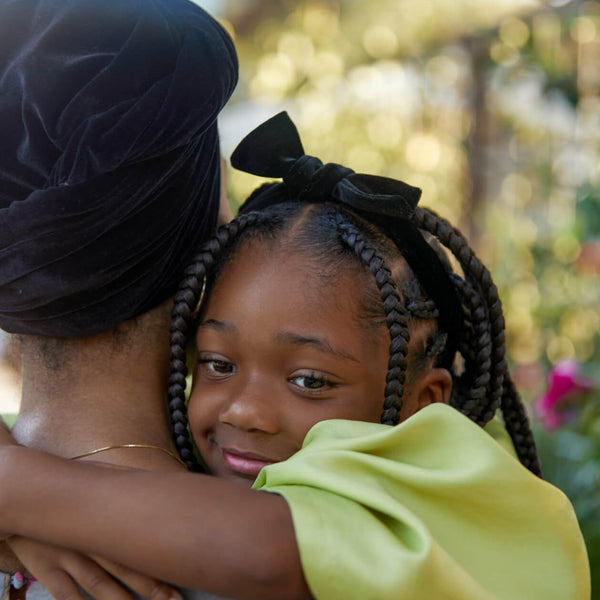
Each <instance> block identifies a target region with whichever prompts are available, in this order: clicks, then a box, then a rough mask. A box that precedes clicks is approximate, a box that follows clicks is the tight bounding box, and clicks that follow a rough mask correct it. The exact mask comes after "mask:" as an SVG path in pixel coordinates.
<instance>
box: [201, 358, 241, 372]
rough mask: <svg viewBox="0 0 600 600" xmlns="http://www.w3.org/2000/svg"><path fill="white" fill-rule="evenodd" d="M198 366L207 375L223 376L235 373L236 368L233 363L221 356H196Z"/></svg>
mask: <svg viewBox="0 0 600 600" xmlns="http://www.w3.org/2000/svg"><path fill="white" fill-rule="evenodd" d="M197 363H198V365H200V368H202V370H203V371H204V372H205V373H206V374H207V375H209V376H212V377H223V376H225V375H231V374H232V373H235V371H236V368H235V365H234V364H233V363H230V362H228V361H226V360H223V359H222V358H211V357H202V356H199V357H198V361H197Z"/></svg>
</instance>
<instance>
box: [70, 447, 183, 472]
mask: <svg viewBox="0 0 600 600" xmlns="http://www.w3.org/2000/svg"><path fill="white" fill-rule="evenodd" d="M117 448H147V449H149V450H160V451H161V452H164V453H165V454H166V455H167V456H170V457H171V458H174V459H175V460H176V461H177V462H178V463H179V464H181V465H183V466H184V467H186V468H187V466H186V464H185V463H184V462H183V461H182V460H181V458H179V456H177V455H176V454H173V452H171V451H170V450H167V449H166V448H161V446H152V445H151V444H116V445H115V446H104V447H103V448H96V450H90V451H89V452H84V453H83V454H78V455H77V456H72V457H71V458H70V459H69V460H77V459H79V458H84V457H86V456H93V455H94V454H99V453H100V452H106V451H107V450H116V449H117Z"/></svg>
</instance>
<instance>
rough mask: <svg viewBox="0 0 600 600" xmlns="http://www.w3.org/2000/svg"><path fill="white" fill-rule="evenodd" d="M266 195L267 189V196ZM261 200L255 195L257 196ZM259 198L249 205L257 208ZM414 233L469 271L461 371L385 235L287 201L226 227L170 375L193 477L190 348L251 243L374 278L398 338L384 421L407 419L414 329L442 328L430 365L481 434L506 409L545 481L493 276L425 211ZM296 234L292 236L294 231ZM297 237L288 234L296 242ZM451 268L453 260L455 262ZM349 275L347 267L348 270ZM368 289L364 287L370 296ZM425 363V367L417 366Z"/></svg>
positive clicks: (431, 346) (199, 271)
mask: <svg viewBox="0 0 600 600" xmlns="http://www.w3.org/2000/svg"><path fill="white" fill-rule="evenodd" d="M258 192H259V193H260V188H259V190H258ZM255 193H256V192H255ZM251 200H252V196H251V198H250V199H249V201H248V206H250V207H251V206H252V202H251ZM414 222H415V226H416V227H418V229H419V230H421V231H422V232H425V233H426V235H427V236H428V237H429V235H428V234H430V237H431V238H432V241H430V242H429V243H430V244H432V245H433V246H436V245H437V246H438V247H437V248H435V250H436V252H437V253H439V252H440V248H439V245H440V244H441V245H442V246H445V247H446V248H448V249H449V250H450V252H451V253H452V254H453V255H454V256H455V258H456V260H457V261H458V263H459V264H460V267H461V270H462V276H460V275H458V274H456V273H452V274H451V280H452V283H453V284H454V287H455V288H456V290H457V292H458V295H459V298H460V301H461V304H462V312H463V322H462V332H461V335H462V337H461V339H460V342H459V344H458V354H460V356H461V358H462V361H461V362H462V367H461V368H460V369H459V368H457V367H454V366H451V365H447V364H445V362H444V361H445V359H442V358H441V357H443V355H444V349H445V347H446V337H447V336H446V333H447V332H444V331H443V330H441V329H440V327H439V323H437V321H439V319H438V317H439V310H438V308H437V307H436V306H435V304H434V303H433V302H432V301H431V300H430V299H429V298H428V297H427V294H426V293H425V292H424V291H423V289H422V286H421V285H420V282H419V281H418V280H417V278H416V277H415V276H414V274H413V273H412V271H411V269H410V267H406V265H405V266H404V267H403V268H402V273H401V275H400V276H396V277H395V278H394V277H393V276H392V270H393V269H395V268H396V266H397V264H398V260H399V259H400V260H401V258H402V254H401V253H400V252H399V250H398V248H397V247H396V246H395V244H394V243H393V242H391V240H390V239H389V238H388V237H387V236H386V235H385V231H382V230H381V229H380V228H379V227H376V226H375V225H374V224H373V223H372V222H369V221H367V220H365V219H364V218H362V216H359V215H357V214H355V213H354V212H353V211H350V210H348V209H346V208H344V207H341V206H340V205H338V204H330V203H319V204H315V203H308V204H307V203H300V202H287V203H281V204H275V205H272V206H268V207H266V208H262V209H261V210H259V211H252V210H251V211H250V212H246V213H242V214H241V215H240V216H238V217H237V218H236V219H235V220H234V221H232V222H231V223H229V224H228V225H225V226H223V227H221V228H220V229H219V231H218V232H217V234H216V236H215V237H214V238H213V239H211V240H210V241H209V242H208V243H207V244H206V245H205V246H204V248H203V250H202V251H201V252H200V253H199V254H198V255H197V256H196V258H195V260H194V261H193V262H192V264H191V265H190V266H189V267H188V269H187V270H186V272H185V276H184V279H183V281H182V282H181V284H180V287H179V291H178V292H177V294H176V296H175V303H174V307H173V312H172V321H171V376H170V384H169V390H168V398H169V409H170V413H171V420H172V425H173V432H174V438H175V443H176V446H177V448H178V450H179V452H180V455H181V457H182V459H183V460H184V461H185V463H186V464H187V465H188V467H189V468H190V469H192V470H201V467H199V464H198V462H197V460H196V457H195V456H194V453H193V449H192V444H191V441H190V434H189V431H188V421H187V412H186V405H185V385H186V375H187V366H186V345H187V342H188V341H189V338H190V337H191V336H193V334H194V325H195V315H194V309H195V307H196V305H197V304H198V301H199V298H200V296H201V293H202V288H203V284H204V283H205V282H206V281H208V289H210V286H211V285H212V284H213V283H214V281H215V279H216V278H217V277H218V274H219V273H220V272H221V271H222V269H223V268H224V267H225V266H226V264H227V262H228V261H230V260H232V259H233V257H234V255H235V252H236V251H237V249H239V248H240V247H241V245H242V243H243V242H244V241H246V240H249V239H256V240H258V241H268V240H272V241H276V240H281V239H285V245H284V246H282V248H283V247H284V248H285V249H286V250H287V251H289V252H298V251H300V252H304V253H307V254H308V255H309V256H311V257H312V256H315V255H317V256H318V258H319V265H320V266H323V268H324V269H326V270H327V269H329V268H331V269H333V271H332V272H335V270H336V269H337V267H338V266H339V264H340V261H345V263H344V264H345V265H347V264H348V261H349V260H350V261H352V262H353V263H354V264H355V265H356V266H357V268H359V269H360V270H361V272H362V273H364V274H365V276H367V274H369V273H370V274H371V276H372V278H373V280H374V281H375V284H376V287H377V290H378V292H379V293H378V296H375V295H374V294H373V295H372V296H375V299H374V300H373V299H369V298H368V294H365V300H364V301H363V304H364V306H363V307H362V313H364V314H368V315H377V314H379V315H381V317H382V319H381V321H380V322H385V324H386V326H387V328H388V331H389V334H390V352H389V361H388V372H387V375H386V386H385V392H384V399H383V408H382V415H381V422H382V423H384V424H388V425H395V424H397V423H398V421H399V418H400V410H401V407H402V395H403V391H404V388H405V383H406V373H407V359H408V343H409V324H410V322H411V321H419V320H432V319H433V320H434V323H436V326H435V327H433V328H432V331H431V333H430V335H429V337H428V339H427V341H426V344H424V348H423V353H422V354H423V356H421V362H422V363H424V362H425V361H426V360H427V359H429V358H432V359H433V360H434V361H436V359H437V361H438V362H437V363H436V364H442V365H443V366H446V367H447V368H448V369H449V371H450V373H451V375H452V379H453V386H452V396H451V400H450V404H451V405H452V406H453V407H454V408H456V409H457V410H459V411H460V412H461V413H463V414H464V415H466V416H467V417H468V418H470V419H471V420H473V421H474V422H475V423H477V424H478V425H480V426H483V425H485V424H486V423H487V422H488V421H490V420H491V419H492V417H493V416H494V415H495V414H496V411H497V410H498V409H499V408H500V409H501V410H502V414H503V417H504V421H505V425H506V429H507V431H508V433H509V435H510V437H511V439H512V441H513V443H514V446H515V449H516V452H517V455H518V457H519V459H520V460H521V462H522V463H523V465H525V466H526V467H527V468H528V469H529V470H531V471H532V472H533V473H535V474H537V475H541V471H540V466H539V460H538V457H537V451H536V448H535V442H534V440H533V436H532V433H531V429H530V426H529V422H528V418H527V414H526V412H525V409H524V406H523V404H522V402H521V400H520V398H519V396H518V394H517V392H516V390H515V387H514V385H513V384H512V382H511V380H510V375H509V372H508V367H507V363H506V359H505V345H504V317H503V313H502V305H501V302H500V299H499V297H498V291H497V288H496V286H495V285H494V283H493V281H492V278H491V275H490V273H489V271H488V270H487V269H486V268H485V266H484V265H483V264H482V263H481V261H480V260H479V259H478V258H477V257H476V256H475V253H474V252H473V250H472V249H471V248H470V246H469V245H468V243H467V241H466V240H465V238H464V237H463V236H462V234H461V233H460V232H459V231H458V230H457V229H455V228H454V227H452V226H451V225H450V224H449V223H448V222H447V221H445V220H444V219H442V218H441V217H439V216H438V215H436V214H435V213H433V212H432V211H430V210H428V209H424V208H418V209H417V211H416V215H415V217H414ZM290 232H291V233H290ZM288 233H289V235H287V234H288ZM446 266H447V268H448V269H449V262H448V261H446ZM346 268H347V267H346ZM367 287H368V286H365V289H366V288H367ZM416 364H419V363H418V361H417V363H416Z"/></svg>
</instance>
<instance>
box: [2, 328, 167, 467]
mask: <svg viewBox="0 0 600 600" xmlns="http://www.w3.org/2000/svg"><path fill="white" fill-rule="evenodd" d="M139 337H140V339H139V340H137V339H135V338H134V339H133V341H132V342H131V343H128V344H126V345H123V346H122V347H118V349H117V350H115V347H114V344H113V345H112V346H111V340H110V339H108V338H107V337H106V336H100V337H99V338H90V339H89V340H86V341H85V342H82V343H81V345H80V347H78V348H76V352H72V355H73V356H76V357H77V359H76V360H73V359H72V358H71V355H69V353H67V354H66V358H65V356H63V357H62V359H63V360H58V361H55V363H54V364H49V362H52V361H48V359H47V357H45V356H44V354H43V353H40V352H35V351H34V352H31V351H27V350H24V351H23V357H22V373H23V392H22V399H21V411H20V413H19V416H18V418H17V420H16V422H15V425H14V428H13V434H14V436H15V438H16V439H17V441H18V442H19V443H21V444H24V445H27V446H30V447H34V448H37V449H40V450H44V451H47V452H52V453H54V454H58V455H60V456H64V457H66V458H71V457H73V456H77V455H79V454H83V453H86V452H89V451H91V450H95V449H97V448H103V447H106V446H115V445H123V444H145V445H149V446H156V447H159V448H163V449H165V450H168V451H171V452H174V451H175V449H174V446H173V443H172V441H171V436H170V433H169V428H168V419H167V414H166V408H165V402H164V390H165V389H166V383H167V364H168V363H167V356H168V346H167V345H166V344H164V343H162V342H161V343H149V340H148V339H147V338H145V337H143V336H139ZM68 343H69V342H68ZM74 344H75V346H77V345H78V342H77V341H75V342H74ZM71 350H73V348H70V349H69V351H71ZM89 459H90V460H92V459H93V460H96V461H99V462H107V463H111V464H118V465H122V466H131V467H138V468H162V467H164V468H169V467H174V468H177V467H178V463H177V462H176V461H175V460H174V459H173V458H172V457H170V456H169V455H168V454H166V453H164V452H161V451H155V450H152V449H151V448H146V449H141V448H135V449H131V448H129V449H124V448H116V449H113V450H110V451H106V452H102V453H100V454H97V455H94V456H91V457H90V458H89Z"/></svg>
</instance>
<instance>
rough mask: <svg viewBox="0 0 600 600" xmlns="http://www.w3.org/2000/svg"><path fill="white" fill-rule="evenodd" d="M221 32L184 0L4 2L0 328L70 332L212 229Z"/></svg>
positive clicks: (0, 8) (165, 287) (108, 320)
mask: <svg viewBox="0 0 600 600" xmlns="http://www.w3.org/2000/svg"><path fill="white" fill-rule="evenodd" d="M236 81H237V56H236V53H235V49H234V47H233V43H232V41H231V38H230V37H229V35H228V34H227V33H226V31H225V30H224V29H223V27H221V26H220V25H219V23H218V22H217V21H216V20H215V19H213V18H212V17H211V16H210V15H209V14H208V13H206V12H205V11H203V10H202V9H201V8H200V7H199V6H197V5H196V4H194V3H192V2H189V1H188V0H68V1H65V0H17V1H13V0H7V1H4V0H0V327H1V328H3V329H6V330H7V331H10V332H15V333H30V334H37V335H44V336H50V337H81V336H88V335H93V334H95V333H99V332H102V331H106V330H108V329H110V328H111V327H113V326H115V325H116V324H118V323H120V322H122V321H125V320H127V319H130V318H132V317H135V316H136V315H139V314H141V313H144V312H145V311H147V310H149V309H150V308H152V307H154V306H156V305H158V304H159V303H161V302H162V301H164V300H166V299H167V298H168V297H169V296H170V295H172V294H173V293H174V292H175V290H176V289H177V283H178V281H179V279H180V276H181V274H182V272H183V269H184V267H185V265H186V264H187V263H188V262H189V261H190V260H191V257H192V256H193V255H194V254H195V252H196V251H197V249H198V247H199V246H200V245H201V244H202V243H203V242H204V241H205V240H206V238H207V237H209V236H210V235H212V233H213V232H214V229H215V228H216V223H217V214H218V207H219V183H220V182H219V160H220V153H219V140H218V133H217V115H218V114H219V111H220V110H221V109H222V107H223V105H224V104H225V102H226V101H227V99H228V98H229V96H230V95H231V93H232V91H233V88H234V87H235V84H236Z"/></svg>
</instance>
